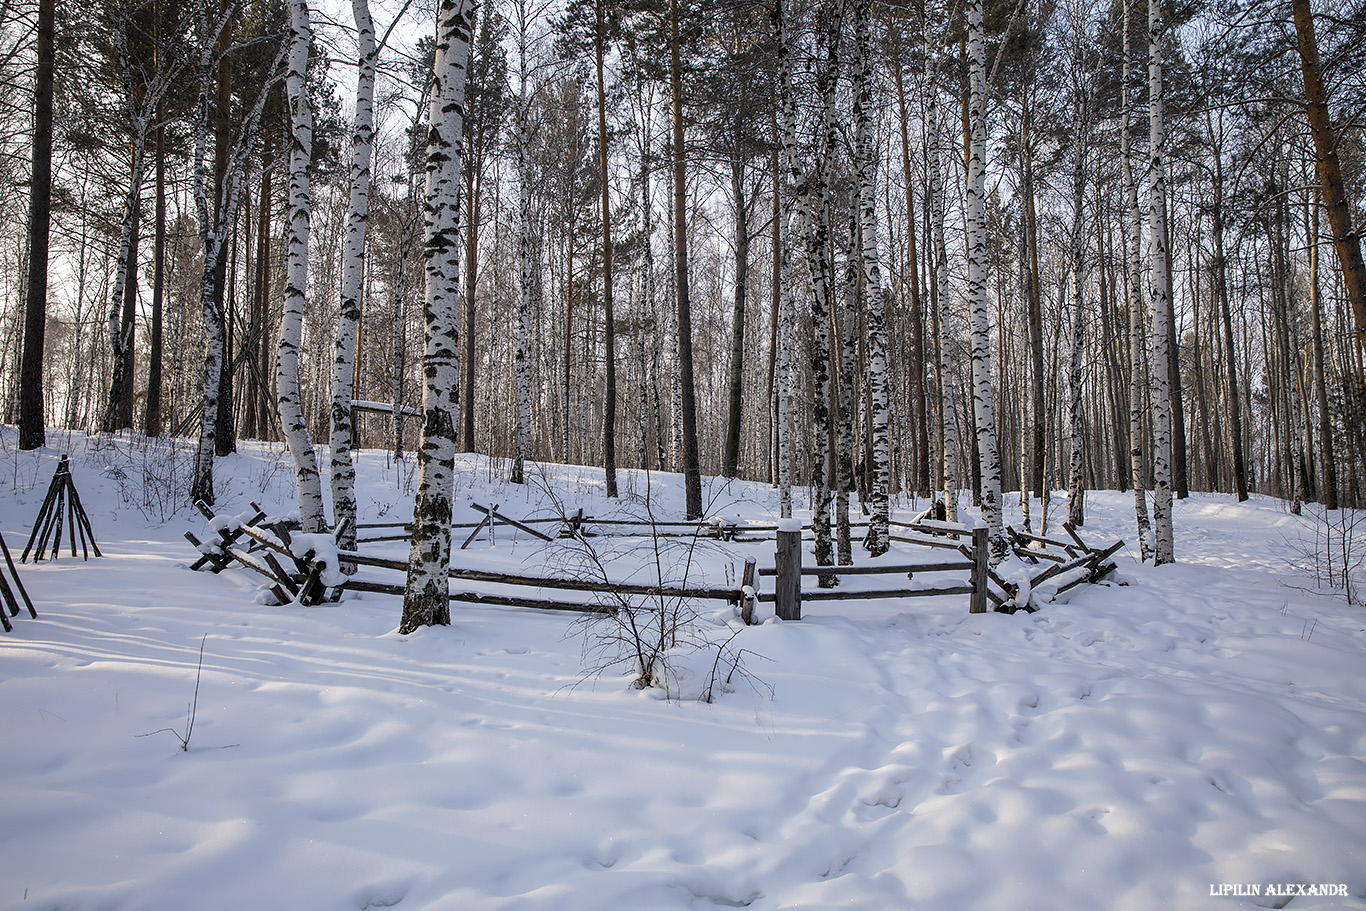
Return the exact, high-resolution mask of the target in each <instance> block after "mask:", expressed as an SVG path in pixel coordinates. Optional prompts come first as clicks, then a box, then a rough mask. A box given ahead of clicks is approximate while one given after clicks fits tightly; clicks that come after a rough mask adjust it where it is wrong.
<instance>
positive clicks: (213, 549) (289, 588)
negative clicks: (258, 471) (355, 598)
mask: <svg viewBox="0 0 1366 911" xmlns="http://www.w3.org/2000/svg"><path fill="white" fill-rule="evenodd" d="M195 506H196V508H198V509H199V511H200V513H202V514H203V516H204V518H205V520H206V521H207V522H208V523H209V528H211V529H212V530H213V532H214V535H215V537H214V538H213V539H210V540H208V541H203V542H201V541H200V540H199V539H198V538H197V537H195V536H194V534H192V533H191V532H188V531H187V532H185V539H186V540H187V541H189V542H190V543H191V544H193V545H194V547H195V549H196V550H198V551H199V553H200V557H199V559H198V560H196V561H195V562H194V563H193V564H191V566H190V569H194V570H200V569H204V568H206V567H207V568H208V570H209V572H212V573H220V572H222V571H223V570H225V569H227V568H228V567H229V566H230V565H231V564H232V563H233V562H234V561H235V562H237V563H239V564H241V565H242V566H243V567H244V568H246V569H249V570H251V571H252V572H254V573H256V574H257V575H260V576H263V577H264V578H265V579H266V583H267V587H268V589H269V591H270V592H271V593H272V594H273V595H274V596H275V599H276V601H277V602H278V603H280V604H284V603H287V602H290V601H298V602H299V603H300V604H305V605H313V604H321V603H322V602H323V601H325V600H336V599H337V598H338V597H339V596H340V594H341V582H342V579H343V577H342V575H341V568H340V563H339V561H338V555H337V554H338V551H337V545H336V537H335V536H333V535H325V534H310V535H303V534H295V533H294V531H293V530H291V528H290V523H289V522H287V521H284V520H270V519H268V517H267V516H266V513H265V511H264V510H262V509H261V507H259V506H257V505H256V504H255V503H252V504H251V509H252V513H251V514H250V515H249V516H248V517H246V518H244V517H243V516H227V515H215V514H214V513H213V511H212V510H210V509H209V507H208V505H207V504H205V503H204V501H203V500H200V501H199V502H197V503H196V504H195ZM297 527H298V526H297V524H296V525H295V528H297ZM338 531H339V533H340V529H339V530H338ZM243 539H245V540H243Z"/></svg>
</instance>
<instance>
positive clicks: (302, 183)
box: [275, 0, 326, 533]
mask: <svg viewBox="0 0 1366 911" xmlns="http://www.w3.org/2000/svg"><path fill="white" fill-rule="evenodd" d="M312 41H313V26H312V22H311V21H310V16H309V9H308V0H290V4H289V62H288V68H287V70H286V72H285V90H286V93H287V94H288V97H289V119H290V146H289V223H288V230H287V233H286V235H285V308H284V314H283V315H282V316H281V318H280V344H279V353H278V354H277V356H276V360H275V385H276V407H277V408H278V409H279V412H280V425H281V428H282V429H283V431H284V436H285V440H286V441H287V442H288V443H289V453H290V455H291V456H292V457H293V459H294V483H295V487H296V488H297V490H298V495H299V521H300V524H301V525H302V527H303V530H304V531H305V532H310V533H311V532H319V531H322V530H323V527H324V525H325V524H326V517H325V516H324V515H323V490H322V478H321V477H320V476H319V474H318V458H317V455H316V454H315V453H314V452H313V441H312V440H311V439H309V435H308V425H307V424H305V423H304V411H303V405H302V403H301V402H300V400H299V346H300V345H301V344H302V340H303V339H302V333H303V319H304V305H305V298H306V295H307V292H308V241H309V233H310V231H309V228H310V222H311V218H312V192H311V188H310V186H309V175H308V166H309V163H310V162H311V161H312V159H313V106H312V104H311V102H310V100H309V97H308V84H307V74H308V51H309V45H310V44H311V43H312Z"/></svg>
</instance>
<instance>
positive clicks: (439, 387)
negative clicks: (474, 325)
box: [399, 0, 474, 633]
mask: <svg viewBox="0 0 1366 911" xmlns="http://www.w3.org/2000/svg"><path fill="white" fill-rule="evenodd" d="M473 18H474V3H473V0H441V3H440V5H439V7H438V8H437V26H438V30H437V44H436V63H435V66H434V68H433V74H432V75H433V86H432V97H431V107H430V114H429V118H430V123H429V126H428V138H427V190H426V197H427V203H426V213H427V222H426V247H425V251H424V261H425V271H426V277H427V293H426V300H425V304H424V308H423V311H424V312H423V318H424V322H425V324H426V337H427V347H426V352H425V356H424V359H423V368H424V369H423V374H424V376H425V378H426V382H425V384H424V387H423V392H422V414H423V421H422V439H421V441H420V442H419V444H418V451H417V493H416V495H415V497H414V500H413V535H412V549H411V551H410V553H409V558H408V580H407V586H406V589H405V591H404V594H403V617H402V620H401V621H400V623H399V632H400V633H411V632H413V631H414V630H416V629H417V628H418V627H420V626H433V625H448V624H449V623H450V622H451V611H450V601H449V593H450V578H449V576H448V575H447V570H448V569H449V568H450V562H451V496H452V490H453V485H454V482H455V449H456V447H455V442H456V440H455V434H456V408H457V405H458V397H459V390H460V382H459V381H460V377H459V372H458V369H457V368H458V353H459V352H458V344H459V340H460V323H459V303H460V169H461V164H462V157H463V154H462V153H463V150H462V148H461V139H462V137H463V135H464V122H465V76H466V72H467V70H468V67H469V58H470V35H471V31H472V29H473V25H474V23H473Z"/></svg>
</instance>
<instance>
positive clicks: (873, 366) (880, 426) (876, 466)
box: [852, 0, 891, 557]
mask: <svg viewBox="0 0 1366 911" xmlns="http://www.w3.org/2000/svg"><path fill="white" fill-rule="evenodd" d="M871 8H872V0H854V3H853V13H854V67H853V73H852V79H853V91H854V159H855V165H856V168H857V171H858V198H859V229H860V234H861V237H862V243H861V244H860V248H861V254H862V260H863V288H864V306H865V310H866V312H867V315H868V318H867V333H868V337H867V342H866V344H867V351H868V364H867V383H868V394H869V397H870V399H871V400H872V401H871V404H872V407H871V409H870V410H871V414H870V416H869V418H870V419H869V425H870V426H869V433H870V434H871V436H872V455H873V458H872V465H871V468H872V485H871V487H870V489H869V500H870V503H869V505H870V506H871V508H872V514H871V515H870V516H869V521H868V537H867V538H865V539H864V542H863V543H864V546H865V547H867V548H868V553H870V554H871V555H872V556H874V557H877V556H881V555H882V554H884V553H886V552H887V548H888V547H889V546H890V545H891V540H890V539H889V538H888V537H887V535H888V531H889V529H888V522H889V520H890V518H891V501H890V497H889V490H890V487H891V442H890V439H889V437H888V412H889V404H888V401H887V302H886V297H885V296H884V294H883V290H882V265H881V247H880V245H879V241H878V222H877V158H876V154H875V152H874V139H873V124H872V110H871V109H872V100H873V92H872V84H871V83H872V79H871V76H870V74H869V67H870V58H871V50H870V45H871V39H870V36H869V33H870V28H869V18H870V11H871Z"/></svg>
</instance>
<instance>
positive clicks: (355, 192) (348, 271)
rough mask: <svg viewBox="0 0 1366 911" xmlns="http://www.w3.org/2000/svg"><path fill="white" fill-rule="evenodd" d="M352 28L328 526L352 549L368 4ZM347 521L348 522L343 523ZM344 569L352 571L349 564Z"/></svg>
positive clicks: (366, 185) (365, 214) (367, 133)
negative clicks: (351, 106)
mask: <svg viewBox="0 0 1366 911" xmlns="http://www.w3.org/2000/svg"><path fill="white" fill-rule="evenodd" d="M351 12H352V16H353V17H354V19H355V22H356V121H355V127H354V129H353V131H352V134H351V198H350V201H349V206H348V210H347V213H346V236H345V238H344V239H343V241H342V277H341V307H340V309H339V310H338V313H337V332H336V347H335V352H334V354H333V358H332V435H331V440H330V442H331V446H330V449H331V466H330V468H331V471H330V474H331V479H332V520H333V522H335V523H336V526H337V530H338V532H339V537H338V538H337V544H338V546H340V547H342V548H344V549H346V550H354V549H355V547H356V466H355V464H354V463H353V462H352V461H351V434H352V427H351V400H352V398H353V397H354V395H355V389H354V385H355V376H356V366H355V363H356V361H355V357H356V333H357V331H358V329H359V326H360V316H361V314H360V297H361V293H362V289H363V287H364V286H363V282H364V277H365V235H366V227H367V224H368V222H369V218H370V157H371V152H372V149H373V146H374V132H375V130H374V103H375V59H376V57H378V55H379V51H378V48H377V46H376V44H375V27H374V23H373V22H372V20H371V18H370V5H369V3H368V2H367V0H351ZM348 520H349V521H348ZM343 569H347V570H350V571H354V570H355V566H354V564H346V565H344V566H343Z"/></svg>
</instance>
